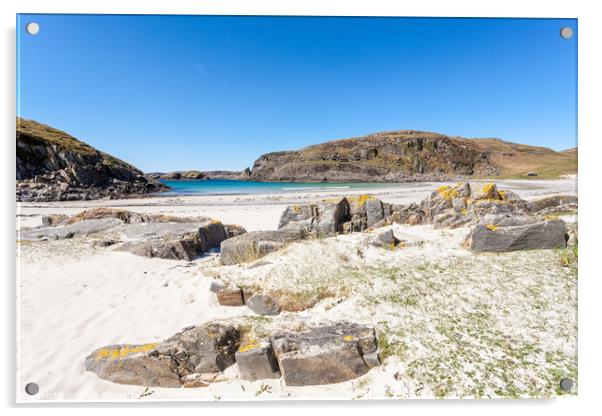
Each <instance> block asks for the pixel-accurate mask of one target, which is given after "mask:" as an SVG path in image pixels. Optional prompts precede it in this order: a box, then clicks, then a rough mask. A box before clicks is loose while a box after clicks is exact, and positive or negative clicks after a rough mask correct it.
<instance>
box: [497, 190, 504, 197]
mask: <svg viewBox="0 0 602 416" xmlns="http://www.w3.org/2000/svg"><path fill="white" fill-rule="evenodd" d="M497 193H498V194H499V195H500V198H501V199H504V198H505V197H506V192H504V191H497Z"/></svg>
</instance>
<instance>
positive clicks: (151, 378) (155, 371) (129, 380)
mask: <svg viewBox="0 0 602 416" xmlns="http://www.w3.org/2000/svg"><path fill="white" fill-rule="evenodd" d="M157 345H158V344H144V345H130V344H121V345H110V346H108V347H102V348H99V349H97V350H96V351H94V352H92V354H90V355H89V356H88V357H86V361H85V368H86V371H91V372H93V373H96V375H97V376H98V377H100V378H102V379H104V380H109V381H112V382H114V383H120V384H136V385H140V386H148V387H180V386H181V385H182V382H181V381H180V377H179V376H178V374H177V371H176V368H177V363H176V361H175V360H174V359H173V358H172V357H170V356H166V355H160V354H156V353H154V350H155V348H156V347H157Z"/></svg>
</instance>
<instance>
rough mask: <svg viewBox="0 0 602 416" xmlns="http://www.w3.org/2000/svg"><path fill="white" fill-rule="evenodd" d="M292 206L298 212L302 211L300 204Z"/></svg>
mask: <svg viewBox="0 0 602 416" xmlns="http://www.w3.org/2000/svg"><path fill="white" fill-rule="evenodd" d="M291 208H292V210H293V211H294V212H295V213H297V214H298V213H300V212H301V206H300V205H292V206H291Z"/></svg>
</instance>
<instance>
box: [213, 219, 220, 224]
mask: <svg viewBox="0 0 602 416" xmlns="http://www.w3.org/2000/svg"><path fill="white" fill-rule="evenodd" d="M221 223H222V222H221V221H220V220H211V224H221Z"/></svg>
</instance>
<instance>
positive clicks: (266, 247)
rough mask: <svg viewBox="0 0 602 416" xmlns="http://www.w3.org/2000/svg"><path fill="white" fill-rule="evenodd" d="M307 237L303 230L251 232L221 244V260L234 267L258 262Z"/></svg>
mask: <svg viewBox="0 0 602 416" xmlns="http://www.w3.org/2000/svg"><path fill="white" fill-rule="evenodd" d="M305 237H306V233H305V232H303V230H298V229H292V230H278V231H250V232H248V233H245V234H242V235H239V236H236V237H233V238H228V239H227V240H224V241H223V242H222V243H221V255H220V259H221V262H222V264H224V265H233V264H238V263H245V262H248V261H253V260H257V259H259V258H261V257H263V256H265V255H266V254H268V253H271V252H273V251H276V250H279V249H281V248H282V247H284V246H285V245H286V244H289V243H291V242H294V241H299V240H302V239H304V238H305Z"/></svg>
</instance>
